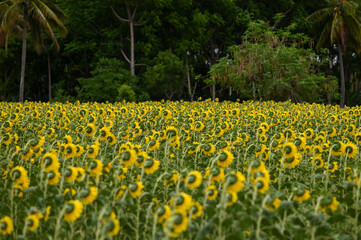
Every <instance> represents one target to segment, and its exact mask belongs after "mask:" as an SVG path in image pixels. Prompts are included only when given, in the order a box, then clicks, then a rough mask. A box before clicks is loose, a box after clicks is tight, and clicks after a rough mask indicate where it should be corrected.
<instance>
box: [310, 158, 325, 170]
mask: <svg viewBox="0 0 361 240" xmlns="http://www.w3.org/2000/svg"><path fill="white" fill-rule="evenodd" d="M311 163H312V164H313V165H314V166H315V167H316V168H322V167H323V165H324V162H323V159H322V158H321V156H315V157H314V158H313V159H312V161H311Z"/></svg>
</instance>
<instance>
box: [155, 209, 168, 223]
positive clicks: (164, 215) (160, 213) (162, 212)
mask: <svg viewBox="0 0 361 240" xmlns="http://www.w3.org/2000/svg"><path fill="white" fill-rule="evenodd" d="M171 214H172V210H170V207H169V206H168V205H165V206H161V207H158V208H157V211H156V212H155V215H156V216H157V217H158V222H159V223H163V222H164V221H165V220H166V219H168V218H169V216H170V215H171Z"/></svg>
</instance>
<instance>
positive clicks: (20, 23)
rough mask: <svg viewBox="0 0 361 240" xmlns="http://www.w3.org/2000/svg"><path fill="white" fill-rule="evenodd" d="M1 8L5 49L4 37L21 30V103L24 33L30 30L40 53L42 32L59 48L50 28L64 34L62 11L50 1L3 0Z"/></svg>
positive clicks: (31, 37) (6, 42) (6, 38)
mask: <svg viewBox="0 0 361 240" xmlns="http://www.w3.org/2000/svg"><path fill="white" fill-rule="evenodd" d="M0 5H1V9H3V14H2V20H1V26H0V28H1V31H0V34H1V36H0V38H3V39H5V46H6V48H7V45H8V40H9V38H10V37H12V36H18V35H19V33H21V38H22V54H21V55H22V56H21V76H20V90H19V102H21V103H22V102H24V82H25V63H26V48H27V34H28V32H30V40H31V42H32V43H33V45H34V47H35V49H36V50H37V51H38V52H40V50H41V49H42V47H43V45H44V32H45V33H46V34H47V35H49V36H50V38H51V39H52V41H53V42H54V44H55V47H56V49H57V50H59V48H60V47H59V44H58V41H57V39H56V36H55V34H54V31H57V32H59V33H60V34H61V35H62V36H65V35H66V33H67V30H66V28H65V26H64V23H63V21H64V19H65V18H66V16H65V14H64V12H63V11H62V10H61V9H60V8H59V7H58V6H57V5H56V4H55V3H54V2H53V1H51V0H14V1H11V0H6V1H3V2H1V3H0Z"/></svg>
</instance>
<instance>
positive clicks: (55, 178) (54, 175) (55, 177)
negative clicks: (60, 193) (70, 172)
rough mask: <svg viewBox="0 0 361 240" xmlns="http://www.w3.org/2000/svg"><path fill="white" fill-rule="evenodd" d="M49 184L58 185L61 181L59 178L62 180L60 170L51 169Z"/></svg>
mask: <svg viewBox="0 0 361 240" xmlns="http://www.w3.org/2000/svg"><path fill="white" fill-rule="evenodd" d="M47 177H48V184H49V185H56V184H58V183H59V180H60V177H61V176H60V173H59V171H57V170H56V171H54V170H51V171H49V172H48V176H47Z"/></svg>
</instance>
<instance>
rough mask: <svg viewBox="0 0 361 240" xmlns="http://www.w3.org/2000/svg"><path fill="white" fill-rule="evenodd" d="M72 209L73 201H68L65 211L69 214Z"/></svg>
mask: <svg viewBox="0 0 361 240" xmlns="http://www.w3.org/2000/svg"><path fill="white" fill-rule="evenodd" d="M73 211H74V204H73V203H68V204H67V205H66V208H65V212H66V213H68V214H69V213H71V212H73Z"/></svg>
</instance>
